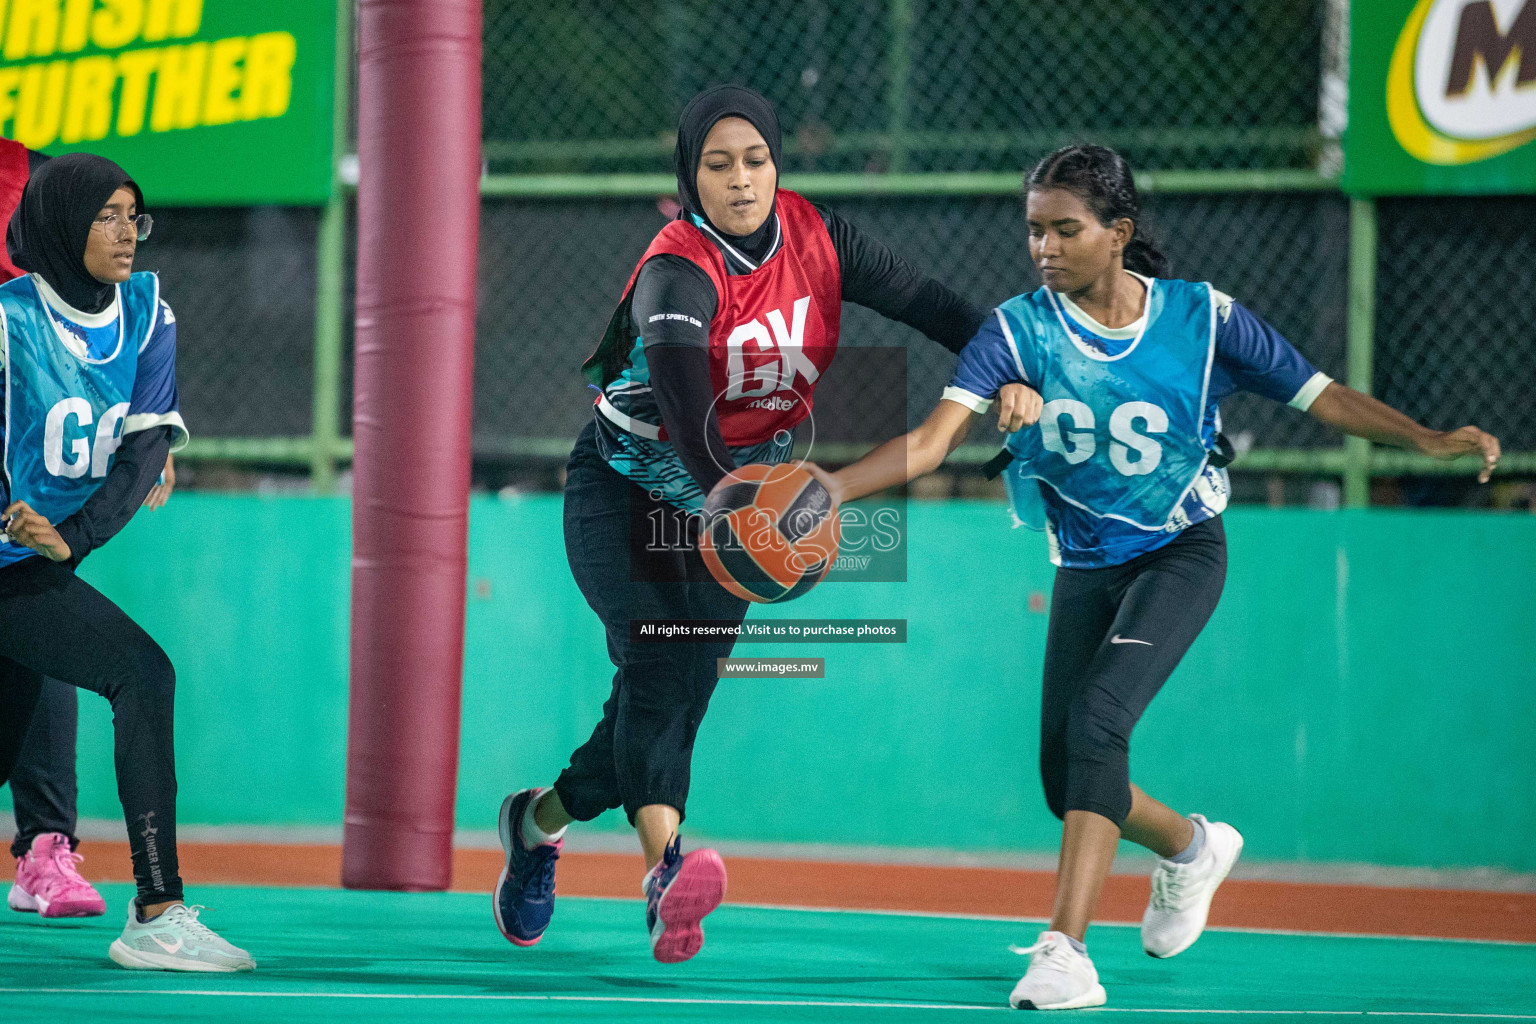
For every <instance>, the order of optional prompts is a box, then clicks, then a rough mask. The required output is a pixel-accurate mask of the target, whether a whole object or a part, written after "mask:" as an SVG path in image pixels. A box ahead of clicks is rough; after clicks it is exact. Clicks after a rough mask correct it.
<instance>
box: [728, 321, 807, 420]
mask: <svg viewBox="0 0 1536 1024" xmlns="http://www.w3.org/2000/svg"><path fill="white" fill-rule="evenodd" d="M810 308H811V297H810V296H809V295H806V296H804V297H803V298H799V299H796V300H795V304H794V306H793V307H792V308H791V310H790V318H789V323H788V324H786V323H785V322H784V313H783V311H782V310H777V309H775V310H770V311H769V313H768V324H769V326H770V327H772V328H773V336H772V337H770V336H769V334H768V328H767V327H764V326H763V322H762V321H761V320H755V319H754V320H749V321H747V322H746V323H744V324H738V325H737V327H736V329H735V330H734V331H732V332H731V335H730V337H728V338H726V339H725V349H726V362H725V369H726V376H727V378H728V380H727V385H728V386H727V387H726V390H725V397H726V398H749V397H752V396H754V395H766V394H768V393H769V392H770V391H788V390H792V389H793V388H794V386H795V376H796V375H797V374H798V375H800V376H802V377H804V378H805V381H806V383H807V384H814V383H816V378H817V377H820V376H821V371H819V370H817V369H816V364H815V363H813V362H811V360H810V357H809V356H807V355H806V354H805V349H804V341H805V317H806V314H807V313H808V312H809V311H810ZM749 341H750V342H751V343H752V344H753V345H755V346H756V351H758V352H767V351H770V350H772V349H775V348H776V349H777V350H778V359H770V360H768V361H767V362H764V363H762V364H761V365H759V366H757V367H754V368H753V370H752V374H751V377H750V379H749V378H748V375H747V366H746V345H747V343H748V342H749ZM748 384H751V385H753V386H752V387H751V388H750V389H749V388H748V387H747V385H748Z"/></svg>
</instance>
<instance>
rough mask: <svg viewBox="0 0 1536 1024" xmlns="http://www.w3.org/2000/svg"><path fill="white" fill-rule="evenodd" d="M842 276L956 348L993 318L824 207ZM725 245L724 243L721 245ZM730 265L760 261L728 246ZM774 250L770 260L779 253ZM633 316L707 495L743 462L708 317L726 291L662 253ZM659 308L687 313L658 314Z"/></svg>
mask: <svg viewBox="0 0 1536 1024" xmlns="http://www.w3.org/2000/svg"><path fill="white" fill-rule="evenodd" d="M816 210H817V212H818V213H820V214H821V218H822V221H823V223H825V224H826V226H827V233H828V234H829V235H830V236H831V238H832V246H833V249H834V250H835V252H836V254H837V261H838V264H839V268H840V270H841V274H842V297H843V301H845V302H853V303H856V304H858V305H860V306H865V307H867V308H869V309H872V310H874V311H875V312H877V313H879V314H880V315H882V316H884V317H887V318H889V319H891V320H895V321H898V322H900V323H904V324H907V325H909V326H911V327H914V328H916V329H917V330H919V331H921V332H922V333H923V334H924V335H926V336H927V337H929V338H931V339H933V340H934V341H936V342H938V343H939V344H941V345H943V346H944V347H945V348H947V349H949V350H950V351H951V352H959V351H960V350H961V349H963V348H964V347H965V344H966V342H967V341H969V340H970V339H971V338H972V337H973V336H974V335H975V334H976V331H977V330H978V329H979V328H980V327H981V324H982V321H983V320H985V319H986V315H987V313H986V310H985V309H983V308H982V307H980V306H978V305H976V304H975V303H974V302H971V301H970V300H969V299H967V298H965V297H964V296H962V295H960V294H958V293H957V292H955V291H953V290H951V289H950V288H948V287H946V286H945V285H944V284H943V283H941V282H939V281H937V280H935V279H934V278H931V277H928V276H926V275H924V274H922V273H920V272H919V271H918V270H917V269H916V268H915V267H913V266H912V265H911V264H910V263H908V262H907V261H906V260H904V259H902V258H901V257H900V256H897V255H896V254H895V253H894V252H892V251H891V249H890V248H889V247H888V246H886V245H885V244H883V243H881V242H878V241H876V240H875V239H872V238H870V237H869V236H868V235H865V234H863V233H862V232H860V231H859V230H858V229H857V228H855V227H854V226H853V225H852V224H850V223H849V222H848V221H846V220H844V219H843V218H842V217H840V216H838V215H837V214H835V213H833V212H832V211H830V210H827V209H824V208H822V207H820V206H817V207H816ZM717 245H718V243H717ZM721 254H722V255H723V256H724V257H725V265H726V270H727V272H728V273H730V274H747V273H750V272H751V271H752V270H753V269H754V267H753V266H752V265H749V264H745V263H743V262H742V261H741V260H739V259H738V258H737V257H736V254H735V253H733V252H730V251H729V250H728V249H726V248H725V247H721ZM771 255H772V252H771V251H770V252H769V253H768V254H767V255H766V256H764V259H766V258H767V256H771ZM630 302H631V316H632V319H633V322H634V323H636V324H644V325H645V328H644V332H643V334H642V338H643V340H644V345H645V356H646V360H647V361H648V363H649V365H650V368H651V374H650V385H651V388H652V391H653V394H654V397H655V399H656V405H657V408H658V410H659V411H660V413H661V419H662V423H663V424H664V425H665V426H666V429H667V436H668V438H669V439H670V440H671V442H672V445H673V447H674V448H675V449H676V451H677V454H678V456H679V457H680V458H681V459H682V462H683V466H684V467H685V468H686V469H687V470H688V472H689V474H690V475H691V476H692V477H693V478H694V480H695V482H697V483H698V485H699V487H700V488H702V489H703V491H704V493H706V494H708V493H709V491H710V489H711V488H713V487H714V485H715V484H716V483H718V482H719V481H720V479H721V477H723V476H724V475H725V472H726V470H725V469H724V468H722V467H730V466H734V465H735V460H734V459H733V457H732V456H731V454H730V451H729V450H728V449H727V447H726V445H725V441H724V439H723V438H722V436H721V434H720V424H719V421H718V419H717V418H716V416H715V413H714V407H713V402H714V397H715V396H714V392H713V387H712V385H711V383H710V376H709V323H710V321H711V320H712V319H713V318H714V315H715V312H716V309H717V308H718V305H719V296H718V295H717V294H716V292H715V286H714V284H713V282H711V281H710V279H709V275H708V274H706V273H705V272H704V271H703V270H702V269H701V268H700V267H698V266H697V265H695V264H694V263H692V262H690V261H689V260H686V259H684V258H683V257H681V256H674V255H671V254H662V255H658V256H653V257H651V258H650V259H649V260H647V261H646V263H645V265H644V266H643V267H641V268H640V273H639V275H638V276H637V277H636V279H635V287H634V290H633V294H632V296H631V300H630ZM658 314H682V316H672V317H666V318H664V319H653V318H655V317H656V316H657V315H658Z"/></svg>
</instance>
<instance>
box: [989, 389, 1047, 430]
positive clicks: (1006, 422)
mask: <svg viewBox="0 0 1536 1024" xmlns="http://www.w3.org/2000/svg"><path fill="white" fill-rule="evenodd" d="M1043 404H1044V403H1043V402H1042V400H1041V398H1040V393H1039V392H1038V391H1036V390H1035V389H1034V388H1032V387H1029V386H1027V385H1024V384H1004V385H1003V386H1002V388H1001V389H1000V390H999V391H998V392H997V429H998V430H1000V431H1002V432H1003V433H1005V434H1011V433H1013V432H1014V431H1015V430H1018V429H1019V428H1021V427H1027V426H1031V425H1033V424H1035V423H1038V422H1039V421H1040V409H1041V406H1042V405H1043Z"/></svg>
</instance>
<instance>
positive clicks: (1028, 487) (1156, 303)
mask: <svg viewBox="0 0 1536 1024" xmlns="http://www.w3.org/2000/svg"><path fill="white" fill-rule="evenodd" d="M1146 304H1147V305H1146V319H1145V323H1144V326H1143V327H1142V331H1141V334H1140V335H1138V336H1137V337H1136V338H1135V339H1134V340H1133V341H1132V342H1131V344H1130V345H1129V346H1128V347H1127V348H1125V349H1124V350H1123V351H1121V352H1119V353H1118V354H1115V355H1107V354H1105V353H1104V352H1102V351H1100V350H1098V349H1097V348H1095V347H1093V346H1092V345H1090V344H1089V343H1088V342H1086V341H1084V340H1083V338H1082V337H1081V336H1080V334H1079V331H1078V328H1077V326H1076V324H1075V322H1074V321H1073V320H1072V319H1071V318H1070V317H1069V316H1068V315H1067V312H1066V310H1065V308H1064V307H1063V306H1062V303H1061V300H1060V299H1059V298H1058V297H1057V296H1056V295H1054V294H1053V293H1052V292H1051V291H1050V290H1049V289H1046V288H1040V289H1039V290H1037V291H1034V292H1031V293H1029V294H1027V295H1019V296H1016V297H1014V298H1012V299H1009V300H1008V301H1007V302H1005V303H1003V304H1002V306H1000V307H998V311H999V314H1000V320H1001V322H1002V324H1003V327H1004V330H1005V332H1006V333H1007V335H1008V340H1009V341H1010V342H1011V344H1012V345H1013V348H1014V351H1015V353H1016V354H1017V355H1018V357H1019V363H1020V368H1021V370H1023V371H1024V377H1025V379H1026V380H1027V381H1028V382H1029V384H1030V386H1031V387H1033V388H1034V389H1035V390H1036V391H1038V392H1039V393H1040V397H1041V398H1042V399H1043V401H1044V409H1043V411H1042V412H1041V415H1040V422H1039V423H1038V424H1036V425H1035V426H1031V427H1025V428H1024V429H1022V430H1019V431H1016V432H1014V433H1013V434H1012V435H1010V437H1009V439H1008V448H1009V449H1010V450H1011V451H1012V452H1013V454H1014V461H1013V462H1012V463H1010V464H1009V466H1008V467H1007V470H1006V474H1007V476H1006V482H1007V484H1008V491H1009V495H1010V497H1011V498H1012V499H1013V504H1014V510H1015V515H1017V516H1018V518H1019V519H1020V520H1021V521H1022V522H1024V523H1026V524H1028V525H1033V526H1039V525H1043V520H1042V518H1041V515H1040V513H1041V508H1040V491H1039V487H1038V486H1037V485H1035V484H1034V482H1033V481H1036V480H1038V481H1040V482H1041V483H1043V484H1044V485H1045V486H1047V487H1049V488H1051V490H1052V491H1054V492H1055V493H1056V495H1057V496H1059V497H1060V498H1061V500H1063V501H1065V502H1068V503H1070V504H1072V505H1075V506H1077V507H1078V508H1081V509H1083V510H1084V511H1087V512H1089V513H1091V514H1092V515H1095V516H1099V517H1101V518H1110V519H1118V520H1122V521H1124V522H1127V523H1130V524H1132V525H1133V526H1136V527H1139V528H1140V529H1143V530H1163V529H1165V528H1167V527H1168V524H1169V520H1170V518H1171V517H1172V516H1173V513H1174V510H1175V509H1177V508H1178V507H1179V504H1180V502H1181V501H1182V500H1183V498H1184V495H1185V494H1187V493H1188V492H1189V489H1190V487H1192V486H1193V485H1194V483H1195V480H1196V479H1197V478H1198V477H1199V475H1200V472H1201V470H1202V469H1204V467H1205V461H1206V457H1207V451H1206V446H1205V443H1204V442H1203V441H1202V440H1201V437H1200V427H1201V423H1202V419H1203V417H1204V414H1205V406H1206V393H1207V390H1208V386H1209V381H1210V370H1211V361H1212V359H1213V356H1214V352H1215V344H1216V311H1215V304H1214V302H1213V300H1212V297H1211V289H1210V286H1209V285H1206V284H1204V283H1197V282H1191V281H1179V280H1162V279H1155V280H1152V281H1150V282H1149V284H1148V285H1147V296H1146Z"/></svg>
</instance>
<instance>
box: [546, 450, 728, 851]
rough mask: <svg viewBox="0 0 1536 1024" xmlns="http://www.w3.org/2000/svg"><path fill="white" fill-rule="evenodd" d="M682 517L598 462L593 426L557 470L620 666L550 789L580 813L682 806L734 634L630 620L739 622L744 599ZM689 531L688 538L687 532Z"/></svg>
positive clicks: (569, 529)
mask: <svg viewBox="0 0 1536 1024" xmlns="http://www.w3.org/2000/svg"><path fill="white" fill-rule="evenodd" d="M690 518H691V517H688V516H686V515H684V514H682V513H680V512H679V511H678V510H677V509H676V508H673V507H672V506H670V505H667V504H665V503H662V502H658V501H656V500H654V499H653V498H651V497H650V495H649V494H647V493H646V492H645V491H644V490H643V489H642V488H640V487H639V486H637V485H636V484H634V483H633V482H631V481H630V480H629V478H627V477H625V476H623V475H622V474H620V473H618V472H616V471H615V470H613V469H612V468H610V467H609V465H608V464H607V463H606V462H604V461H603V457H602V455H600V454H599V452H598V449H597V444H596V441H595V439H594V437H593V427H592V426H591V425H590V424H589V425H588V426H587V428H586V429H585V430H584V431H582V434H581V437H580V438H579V439H578V440H577V442H576V447H575V449H574V450H573V451H572V452H571V459H570V463H569V464H568V465H567V467H566V479H565V552H566V556H567V558H568V559H569V560H570V563H571V574H572V575H573V576H575V577H576V585H577V586H578V587H580V588H581V593H582V596H584V597H585V598H586V599H587V603H588V604H589V605H591V606H592V610H593V611H595V612H596V613H597V615H598V618H600V619H602V620H603V628H604V629H605V630H606V631H607V634H608V657H609V659H610V660H611V661H612V662H613V664H614V668H615V669H616V670H617V671H615V672H614V674H613V690H612V692H611V693H610V694H609V697H608V701H607V703H605V704H604V705H603V717H602V720H601V721H599V722H598V723H597V727H596V728H595V729H593V730H592V736H591V738H590V739H588V740H587V742H586V743H584V744H582V745H581V746H580V747H579V748H577V750H576V752H575V753H573V754H572V755H571V764H570V767H568V768H567V769H565V771H563V772H561V773H560V777H559V778H558V779H556V780H555V792H556V793H557V794H559V797H560V802H561V803H562V804H563V805H564V806H565V810H566V812H567V813H568V814H570V816H571V817H572V818H575V819H576V820H577V821H589V820H591V819H592V818H595V817H597V816H598V815H599V814H601V813H602V812H603V811H605V810H608V809H609V808H611V807H623V808H624V813H625V814H626V815H627V816H628V818H629V821H630V823H631V824H633V823H634V820H635V812H636V811H637V810H639V809H640V808H641V807H645V806H647V805H649V804H666V805H668V806H671V807H675V808H677V811H678V813H679V814H680V815H684V816H686V810H687V808H686V804H687V801H688V785H689V777H690V765H691V763H692V761H693V742H694V738H695V737H696V736H697V734H698V730H699V723H700V722H702V721H703V720H704V711H705V709H706V708H707V707H708V706H709V698H710V696H711V695H712V694H713V693H714V691H715V683H716V682H717V679H718V676H717V666H716V663H715V659H716V658H724V657H727V656H728V655H729V654H730V653H731V649H732V647H734V646H735V639H734V638H727V639H724V640H718V641H711V642H690V643H668V642H661V643H656V642H650V643H647V642H639V643H637V642H635V641H633V640H631V639H630V629H629V623H630V620H631V619H715V620H723V621H726V622H734V623H738V624H739V623H740V622H741V620H742V619H743V618H745V617H746V613H747V602H746V601H743V600H742V599H741V598H738V597H735V596H734V595H732V594H731V593H730V591H728V590H726V589H725V588H724V587H722V586H720V584H718V583H716V582H715V580H714V577H713V576H711V575H710V574H709V570H708V568H706V567H705V565H704V561H703V559H702V558H701V557H700V556H699V550H698V544H697V542H696V539H695V538H694V537H693V535H692V533H690V532H688V531H689V530H690V529H691V527H690V525H689V520H690ZM683 538H686V542H683Z"/></svg>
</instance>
